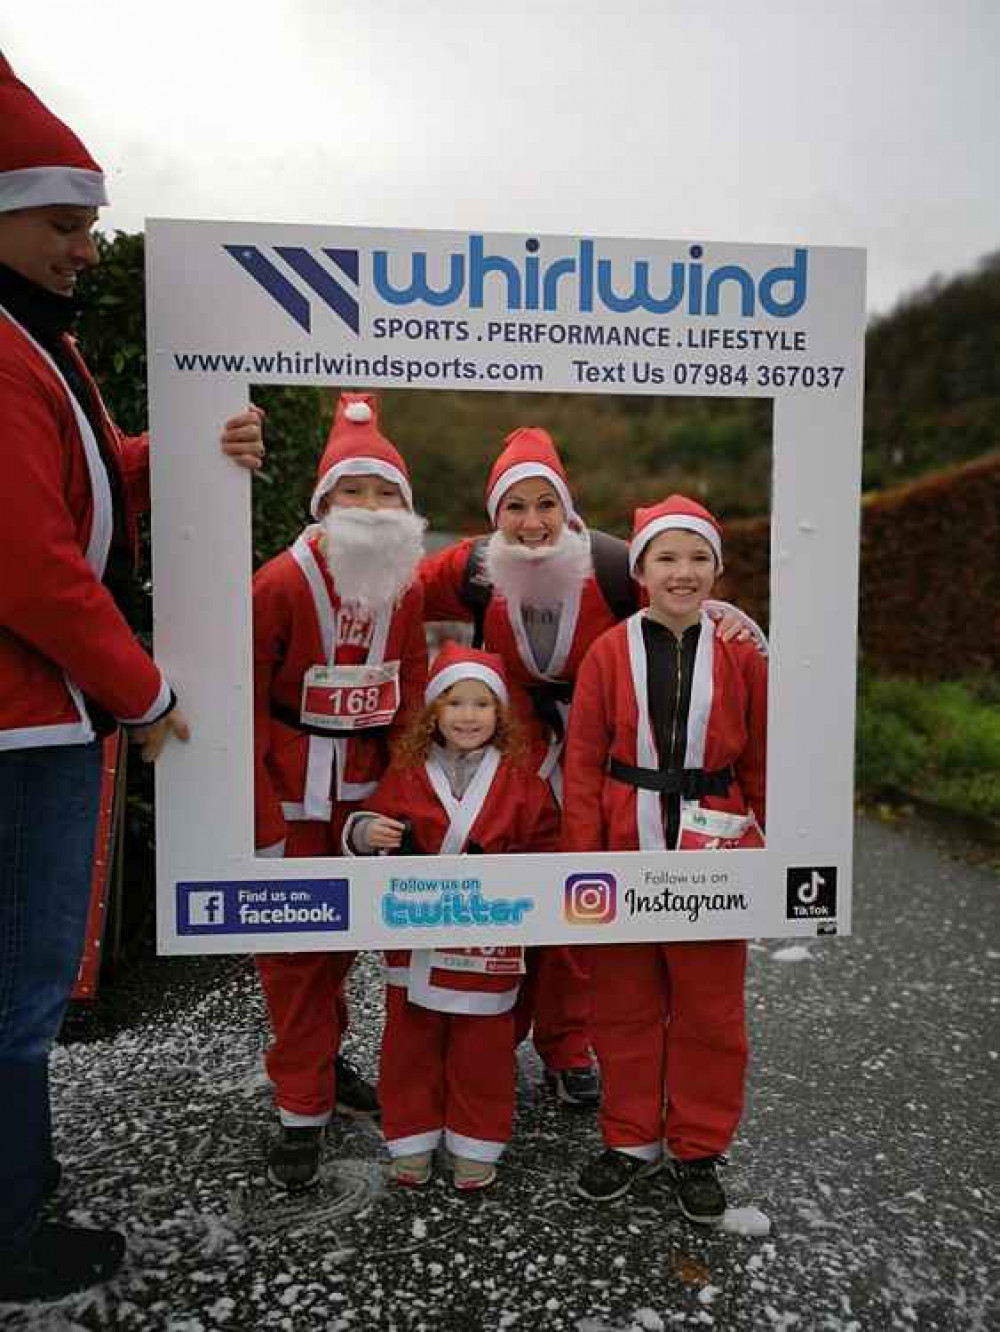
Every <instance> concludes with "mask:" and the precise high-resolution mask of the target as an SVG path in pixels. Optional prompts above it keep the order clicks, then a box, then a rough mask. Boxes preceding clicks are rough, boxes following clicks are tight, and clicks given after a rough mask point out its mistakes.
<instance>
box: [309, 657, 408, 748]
mask: <svg viewBox="0 0 1000 1332" xmlns="http://www.w3.org/2000/svg"><path fill="white" fill-rule="evenodd" d="M398 710H399V662H398V661H389V662H385V663H384V664H383V665H381V666H312V667H310V669H309V670H308V671H306V674H305V678H304V679H303V681H302V707H301V711H300V716H301V719H302V721H303V722H304V723H305V724H306V725H307V726H317V727H319V728H320V729H321V730H324V731H364V730H367V729H368V728H369V727H372V726H388V725H389V723H390V722H391V721H392V719H393V717H395V715H396V713H397V711H398Z"/></svg>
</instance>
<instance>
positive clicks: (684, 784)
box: [608, 758, 736, 800]
mask: <svg viewBox="0 0 1000 1332" xmlns="http://www.w3.org/2000/svg"><path fill="white" fill-rule="evenodd" d="M608 775H609V776H610V777H614V779H615V780H616V781H618V782H625V783H626V785H628V786H638V787H641V789H642V790H643V791H657V792H659V794H660V795H679V796H683V798H684V799H685V800H700V799H701V797H702V796H724V795H725V794H726V792H727V791H728V790H729V788H730V787H731V786H732V784H733V782H734V781H735V780H736V774H735V773H734V772H733V770H732V768H731V767H727V768H716V770H715V771H714V772H706V771H705V769H704V768H680V769H674V770H673V771H664V770H663V769H662V768H633V767H632V765H631V764H629V763H622V762H621V761H620V760H619V759H616V758H612V759H608Z"/></svg>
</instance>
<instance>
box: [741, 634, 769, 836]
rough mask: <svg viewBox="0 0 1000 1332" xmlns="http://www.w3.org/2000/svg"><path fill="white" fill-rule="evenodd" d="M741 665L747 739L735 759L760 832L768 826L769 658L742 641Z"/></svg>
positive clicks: (747, 800) (744, 792) (745, 795)
mask: <svg viewBox="0 0 1000 1332" xmlns="http://www.w3.org/2000/svg"><path fill="white" fill-rule="evenodd" d="M742 646H743V647H744V649H745V650H744V651H743V652H742V653H741V656H742V658H743V661H742V669H743V677H744V679H745V680H746V685H747V743H746V746H745V748H744V750H743V753H742V754H741V755H740V757H739V759H738V760H737V762H736V765H735V766H736V780H737V781H738V782H739V784H740V789H741V790H742V791H743V795H744V797H745V798H746V802H747V804H748V805H750V806H751V807H752V808H753V812H754V814H755V815H756V816H757V822H758V823H759V824H760V828H761V832H764V831H765V829H766V827H767V658H766V657H762V656H761V655H760V653H759V652H758V651H757V649H756V647H753V646H751V645H750V644H743V645H742Z"/></svg>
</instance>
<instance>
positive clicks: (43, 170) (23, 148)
mask: <svg viewBox="0 0 1000 1332" xmlns="http://www.w3.org/2000/svg"><path fill="white" fill-rule="evenodd" d="M0 125H2V126H3V134H2V135H0V213H10V212H13V211H14V209H15V208H42V207H45V206H46V205H48V204H72V205H73V206H75V207H78V208H100V207H101V206H102V205H103V204H106V203H107V202H108V196H107V194H106V193H105V189H104V173H103V172H102V171H101V168H100V167H99V166H98V165H97V163H96V162H95V161H94V159H93V158H92V157H91V155H90V154H89V153H88V152H87V150H86V148H85V147H84V146H83V144H82V143H81V142H80V140H79V139H78V138H77V137H76V135H75V134H74V133H73V131H72V130H71V129H70V128H69V126H68V125H64V124H63V122H62V121H61V120H59V119H57V117H56V116H54V115H53V114H52V112H51V111H50V110H49V109H48V107H47V106H45V104H44V103H43V102H41V101H39V99H38V98H37V97H36V96H35V94H34V93H33V92H32V91H31V89H30V88H29V87H28V86H27V85H26V84H24V83H22V82H21V80H20V79H19V78H18V77H17V75H16V74H15V73H14V71H13V70H12V69H11V67H10V65H9V64H8V63H7V61H6V60H5V59H4V57H3V56H2V55H0Z"/></svg>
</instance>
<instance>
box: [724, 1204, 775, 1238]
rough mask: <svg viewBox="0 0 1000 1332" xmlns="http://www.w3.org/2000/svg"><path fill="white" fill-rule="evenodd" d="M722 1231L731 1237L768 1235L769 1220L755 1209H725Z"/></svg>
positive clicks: (769, 1229)
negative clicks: (727, 1232) (725, 1231)
mask: <svg viewBox="0 0 1000 1332" xmlns="http://www.w3.org/2000/svg"><path fill="white" fill-rule="evenodd" d="M722 1229H723V1230H728V1231H729V1233H730V1234H731V1235H770V1233H771V1218H770V1217H769V1216H766V1215H765V1214H764V1213H763V1212H762V1211H760V1210H759V1209H758V1208H756V1207H727V1208H726V1212H725V1215H724V1216H723V1218H722Z"/></svg>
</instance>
